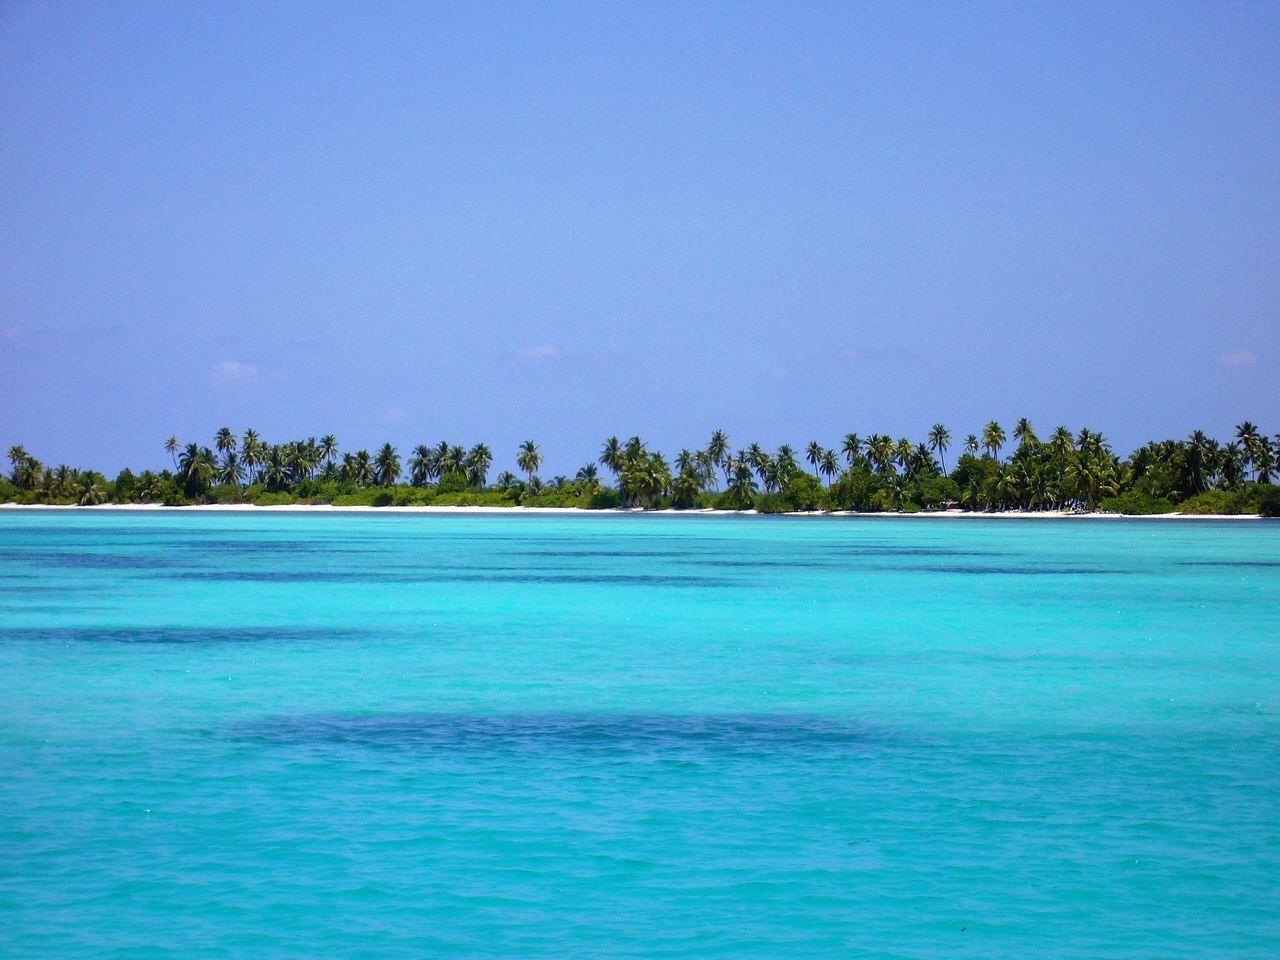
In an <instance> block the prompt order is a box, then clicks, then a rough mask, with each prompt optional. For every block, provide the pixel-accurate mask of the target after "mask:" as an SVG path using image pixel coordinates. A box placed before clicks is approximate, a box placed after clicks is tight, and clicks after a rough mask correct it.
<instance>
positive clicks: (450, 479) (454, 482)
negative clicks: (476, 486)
mask: <svg viewBox="0 0 1280 960" xmlns="http://www.w3.org/2000/svg"><path fill="white" fill-rule="evenodd" d="M470 489H471V481H470V480H468V479H467V475H466V474H465V473H446V474H445V475H444V476H443V477H441V478H440V482H439V483H438V484H436V491H435V492H436V493H437V494H441V493H463V492H465V491H467V490H470Z"/></svg>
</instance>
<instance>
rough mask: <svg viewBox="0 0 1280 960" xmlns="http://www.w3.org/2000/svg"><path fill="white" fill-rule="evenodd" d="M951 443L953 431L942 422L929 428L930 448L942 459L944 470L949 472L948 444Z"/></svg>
mask: <svg viewBox="0 0 1280 960" xmlns="http://www.w3.org/2000/svg"><path fill="white" fill-rule="evenodd" d="M950 443H951V431H950V430H948V429H947V428H946V427H944V426H943V425H942V424H940V423H935V424H934V425H933V426H932V427H930V428H929V449H930V450H932V451H933V452H934V453H936V454H937V455H938V457H939V458H940V459H941V460H942V472H943V473H946V472H947V446H948V445H949V444H950Z"/></svg>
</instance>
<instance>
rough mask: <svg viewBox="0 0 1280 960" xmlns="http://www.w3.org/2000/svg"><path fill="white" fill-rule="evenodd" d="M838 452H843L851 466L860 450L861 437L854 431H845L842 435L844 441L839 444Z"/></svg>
mask: <svg viewBox="0 0 1280 960" xmlns="http://www.w3.org/2000/svg"><path fill="white" fill-rule="evenodd" d="M840 452H841V453H843V454H844V458H845V460H846V462H848V464H849V466H851V467H852V466H853V462H854V461H855V460H857V459H858V454H859V453H861V452H862V438H861V437H859V436H858V435H857V434H856V433H846V434H845V435H844V443H842V444H841V445H840Z"/></svg>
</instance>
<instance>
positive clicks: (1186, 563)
mask: <svg viewBox="0 0 1280 960" xmlns="http://www.w3.org/2000/svg"><path fill="white" fill-rule="evenodd" d="M1178 566H1180V567H1259V568H1262V569H1275V568H1280V560H1180V561H1178Z"/></svg>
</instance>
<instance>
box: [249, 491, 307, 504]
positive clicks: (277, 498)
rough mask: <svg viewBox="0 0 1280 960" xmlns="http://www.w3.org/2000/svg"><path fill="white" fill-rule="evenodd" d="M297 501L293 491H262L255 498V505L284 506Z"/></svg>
mask: <svg viewBox="0 0 1280 960" xmlns="http://www.w3.org/2000/svg"><path fill="white" fill-rule="evenodd" d="M297 502H298V501H297V499H296V498H295V497H294V496H293V494H291V493H283V492H281V493H260V494H258V496H256V497H255V498H254V500H253V505H254V506H255V507H283V506H287V505H288V504H291V503H297Z"/></svg>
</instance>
